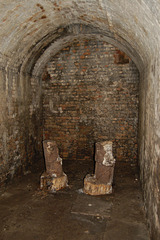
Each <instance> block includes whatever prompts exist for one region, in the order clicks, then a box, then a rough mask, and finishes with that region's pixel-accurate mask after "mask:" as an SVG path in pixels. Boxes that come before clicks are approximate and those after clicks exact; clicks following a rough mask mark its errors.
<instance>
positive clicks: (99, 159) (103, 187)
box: [84, 141, 115, 195]
mask: <svg viewBox="0 0 160 240" xmlns="http://www.w3.org/2000/svg"><path fill="white" fill-rule="evenodd" d="M95 161H96V167H95V174H92V175H90V174H88V175H87V176H86V177H85V179H84V192H85V193H87V194H90V195H102V194H109V193H112V182H113V174H114V166H115V159H114V157H113V155H112V142H111V141H105V142H98V143H96V154H95Z"/></svg>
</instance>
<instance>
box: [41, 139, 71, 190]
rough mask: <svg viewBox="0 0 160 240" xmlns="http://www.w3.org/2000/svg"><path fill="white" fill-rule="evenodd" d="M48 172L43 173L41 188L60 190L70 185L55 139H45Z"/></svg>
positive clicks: (44, 146)
mask: <svg viewBox="0 0 160 240" xmlns="http://www.w3.org/2000/svg"><path fill="white" fill-rule="evenodd" d="M43 148H44V156H45V163H46V172H44V173H43V174H42V175H41V178H40V189H43V190H49V191H51V192H53V191H58V190H60V189H62V188H64V187H66V186H67V185H68V179H67V175H66V174H65V173H64V172H63V169H62V159H61V158H60V156H59V150H58V147H57V144H56V142H55V141H50V140H45V141H43Z"/></svg>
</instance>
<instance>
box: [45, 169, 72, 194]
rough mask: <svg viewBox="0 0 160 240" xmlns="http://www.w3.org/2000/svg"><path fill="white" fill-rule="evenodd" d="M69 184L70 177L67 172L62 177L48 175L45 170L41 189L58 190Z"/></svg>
mask: <svg viewBox="0 0 160 240" xmlns="http://www.w3.org/2000/svg"><path fill="white" fill-rule="evenodd" d="M67 186H68V178H67V175H66V174H65V173H63V175H62V176H61V177H55V176H51V175H48V174H47V173H46V172H44V173H43V174H42V175H41V178H40V189H41V190H48V191H50V192H55V191H58V190H60V189H62V188H65V187H67Z"/></svg>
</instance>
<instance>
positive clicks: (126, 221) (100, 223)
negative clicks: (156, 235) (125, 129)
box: [0, 161, 150, 240]
mask: <svg viewBox="0 0 160 240" xmlns="http://www.w3.org/2000/svg"><path fill="white" fill-rule="evenodd" d="M63 169H64V172H65V173H66V174H67V175H68V178H69V187H68V188H66V189H63V190H61V191H59V192H57V193H52V194H48V193H46V192H43V191H40V190H39V179H40V175H41V173H42V171H41V172H36V173H34V174H33V173H30V174H28V175H26V176H23V177H21V178H19V179H16V180H14V181H13V182H12V184H10V185H9V186H7V187H6V188H5V189H3V191H1V195H0V240H149V239H150V238H149V233H148V231H147V226H146V219H145V216H144V209H143V201H142V193H141V188H140V182H139V178H138V170H137V168H136V166H135V165H134V164H130V163H123V162H122V163H116V169H115V175H114V184H113V193H112V194H111V195H104V196H89V195H85V194H83V193H82V191H81V189H82V188H83V178H84V177H85V175H86V174H88V173H93V163H92V162H85V161H68V162H67V161H66V162H64V163H63Z"/></svg>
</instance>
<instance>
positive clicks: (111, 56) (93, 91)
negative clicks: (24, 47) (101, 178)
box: [43, 40, 139, 161]
mask: <svg viewBox="0 0 160 240" xmlns="http://www.w3.org/2000/svg"><path fill="white" fill-rule="evenodd" d="M138 85H139V73H138V70H137V68H136V66H135V65H134V63H133V62H132V61H131V60H130V59H129V58H128V57H127V56H126V55H125V54H124V53H123V52H121V51H120V50H118V49H117V48H115V47H114V46H112V45H110V44H107V43H106V42H102V41H96V40H81V41H74V42H73V43H72V44H71V45H69V46H67V47H65V48H63V49H62V50H61V51H60V52H59V53H57V54H56V56H54V57H52V60H51V61H50V62H49V63H48V64H47V70H46V72H45V73H44V76H43V119H44V138H45V139H53V140H55V141H57V143H58V145H59V148H60V153H61V156H62V157H63V159H79V160H92V159H93V156H94V144H95V142H97V141H104V140H112V141H113V143H114V144H113V149H114V155H115V158H116V159H117V160H120V161H136V160H137V126H138V125H137V124H138V91H139V89H138Z"/></svg>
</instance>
